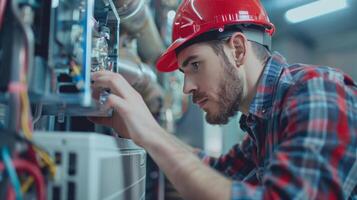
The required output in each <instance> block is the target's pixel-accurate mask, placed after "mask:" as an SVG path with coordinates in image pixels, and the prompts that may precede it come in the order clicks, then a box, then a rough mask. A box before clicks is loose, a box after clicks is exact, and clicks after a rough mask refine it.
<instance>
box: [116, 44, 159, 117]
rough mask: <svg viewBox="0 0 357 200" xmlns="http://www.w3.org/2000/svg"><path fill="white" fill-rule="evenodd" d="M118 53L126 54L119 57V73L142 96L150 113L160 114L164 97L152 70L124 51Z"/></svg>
mask: <svg viewBox="0 0 357 200" xmlns="http://www.w3.org/2000/svg"><path fill="white" fill-rule="evenodd" d="M119 52H120V53H121V54H124V52H125V54H126V56H120V58H121V59H119V63H118V68H119V73H120V74H121V75H122V76H123V77H124V78H125V79H126V80H127V81H128V82H129V84H130V85H132V86H133V87H134V88H135V89H136V90H137V91H138V92H139V93H140V94H141V95H142V97H143V99H144V101H145V103H146V104H147V106H148V107H149V109H150V111H151V112H152V113H158V112H160V108H161V106H162V101H163V98H164V97H163V96H164V95H163V91H162V89H161V86H160V85H159V84H158V82H157V76H156V74H155V73H154V71H153V70H152V68H151V67H150V66H149V65H146V64H144V63H142V62H139V61H138V60H137V59H135V57H134V56H133V55H131V56H130V54H129V55H128V52H126V50H125V49H121V50H120V51H119Z"/></svg>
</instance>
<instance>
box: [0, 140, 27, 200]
mask: <svg viewBox="0 0 357 200" xmlns="http://www.w3.org/2000/svg"><path fill="white" fill-rule="evenodd" d="M1 154H2V159H3V161H4V165H5V168H6V171H7V173H8V175H9V177H10V182H11V184H12V185H13V187H14V189H15V193H16V200H22V199H23V198H22V192H21V186H20V181H19V178H18V176H17V174H16V170H15V168H14V165H13V164H12V162H11V157H10V151H9V149H8V147H6V146H4V147H3V148H2V150H1Z"/></svg>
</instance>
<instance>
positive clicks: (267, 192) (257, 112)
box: [92, 0, 357, 199]
mask: <svg viewBox="0 0 357 200" xmlns="http://www.w3.org/2000/svg"><path fill="white" fill-rule="evenodd" d="M273 33H274V26H273V24H271V23H270V22H269V20H268V17H267V15H266V13H265V11H264V9H263V8H262V6H261V5H260V3H259V1H258V0H249V1H247V0H235V1H232V0H210V1H206V0H195V1H194V0H184V1H183V3H182V4H181V5H180V7H179V9H178V11H177V14H176V17H175V20H174V27H173V44H172V45H171V46H170V47H169V48H168V49H167V51H166V52H165V53H164V54H163V55H162V57H161V58H160V59H159V60H158V63H157V67H158V69H159V70H160V71H173V70H176V69H179V70H181V71H182V72H183V73H184V78H185V81H184V88H183V90H184V93H187V94H192V95H193V101H194V102H195V103H197V104H198V105H199V106H200V107H201V108H202V109H203V110H204V111H205V112H206V120H207V121H208V122H209V123H212V124H224V123H227V121H228V119H229V117H231V116H233V115H235V114H236V113H237V111H241V112H242V113H243V116H242V118H241V119H240V125H241V128H242V129H243V130H244V131H246V132H247V137H246V138H245V139H244V141H243V143H242V144H241V145H236V146H234V147H233V148H232V150H231V151H230V152H229V153H228V154H227V155H223V156H221V157H220V158H218V159H214V158H210V157H208V156H206V155H205V154H204V153H203V152H197V151H195V150H194V149H193V148H191V147H189V146H187V145H185V144H182V143H181V142H180V141H178V140H177V139H175V138H174V136H172V135H170V134H167V133H166V132H165V131H164V130H163V129H162V128H161V127H160V126H159V125H158V124H157V123H156V121H155V120H154V118H153V117H152V116H151V114H150V112H149V110H148V109H147V107H146V106H145V104H144V102H143V100H142V98H141V97H140V95H139V94H138V93H137V92H136V91H135V90H134V89H132V87H130V85H129V84H128V83H127V82H126V81H125V80H124V78H123V77H122V76H120V75H118V74H113V73H110V72H98V73H95V74H94V75H93V80H94V83H93V88H94V90H95V91H98V89H100V88H110V89H111V92H112V94H111V95H110V96H109V98H108V101H107V104H108V106H112V107H113V108H114V109H115V111H116V112H115V113H114V115H113V117H111V118H92V120H93V121H94V122H96V123H100V124H103V125H107V126H111V127H113V128H114V129H115V130H116V131H117V132H118V133H119V134H120V135H121V136H123V137H127V138H131V139H133V140H134V142H135V143H136V144H138V145H140V146H142V147H143V148H145V149H146V150H147V152H148V153H149V154H150V155H151V156H152V158H153V159H154V160H155V162H156V163H157V164H158V166H159V167H160V168H161V169H162V170H163V171H164V172H165V174H166V175H167V177H168V178H169V179H170V180H171V182H172V183H173V184H174V186H175V187H176V189H177V190H178V191H179V192H180V193H181V194H182V196H183V197H184V198H185V199H293V198H294V199H295V198H296V199H347V198H350V199H356V198H357V189H356V188H357V187H356V184H357V161H356V157H357V149H356V148H357V86H356V84H355V83H354V82H353V81H352V79H351V78H349V77H348V76H346V75H344V74H342V73H341V72H340V71H338V70H336V69H332V68H328V67H318V66H310V65H302V64H296V65H292V66H289V65H288V64H287V63H286V61H285V59H284V58H283V57H282V56H281V55H279V54H278V53H270V50H269V49H270V37H271V36H272V35H273ZM197 155H198V156H197ZM199 158H201V159H202V160H203V162H202V160H200V159H199ZM203 163H206V164H207V165H204V164H203ZM208 166H211V167H208Z"/></svg>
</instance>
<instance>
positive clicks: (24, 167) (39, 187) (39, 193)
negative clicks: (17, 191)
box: [0, 159, 46, 200]
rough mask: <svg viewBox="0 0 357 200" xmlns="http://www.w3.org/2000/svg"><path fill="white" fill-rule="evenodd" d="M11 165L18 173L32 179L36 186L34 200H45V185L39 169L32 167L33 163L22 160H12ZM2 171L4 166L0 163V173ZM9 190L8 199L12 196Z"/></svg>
mask: <svg viewBox="0 0 357 200" xmlns="http://www.w3.org/2000/svg"><path fill="white" fill-rule="evenodd" d="M13 165H14V167H15V169H16V171H18V172H19V173H27V174H29V175H30V177H32V178H33V180H34V182H35V186H36V197H37V198H36V199H38V200H45V199H46V185H45V180H44V177H43V176H42V174H41V171H40V169H39V168H38V167H37V166H36V165H34V164H33V163H31V162H29V161H26V160H22V159H14V160H13ZM3 169H4V166H3V165H2V163H1V162H0V171H2V170H3ZM11 192H12V191H11V190H10V191H9V190H8V197H9V196H10V197H11V196H12V194H11Z"/></svg>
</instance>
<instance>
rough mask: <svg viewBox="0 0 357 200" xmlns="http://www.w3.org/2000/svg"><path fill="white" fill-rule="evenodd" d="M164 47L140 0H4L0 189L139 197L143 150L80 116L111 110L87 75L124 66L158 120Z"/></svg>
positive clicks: (4, 194)
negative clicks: (158, 66)
mask: <svg viewBox="0 0 357 200" xmlns="http://www.w3.org/2000/svg"><path fill="white" fill-rule="evenodd" d="M163 49H164V47H163V43H162V41H161V38H160V35H159V32H158V30H157V29H156V26H155V24H154V20H153V17H152V16H151V14H150V10H149V8H148V4H147V2H146V1H145V0H117V1H114V0H1V1H0V75H1V78H0V138H1V139H0V151H1V156H0V199H14V198H15V197H16V199H34V198H35V199H40V200H42V199H62V200H64V199H93V200H94V199H108V200H109V199H118V200H121V199H125V200H127V199H145V194H146V193H145V191H146V190H145V186H146V185H147V184H146V183H145V181H146V171H145V170H146V153H145V151H144V150H143V149H141V148H140V147H138V146H136V145H135V144H134V143H132V142H131V141H130V140H127V139H123V138H119V137H118V136H117V134H116V133H114V132H113V130H111V129H110V128H108V127H102V126H98V125H94V124H92V123H91V122H89V121H88V120H86V116H102V117H108V116H111V115H112V113H113V110H112V109H111V108H106V107H104V106H103V102H102V101H105V98H106V96H107V95H108V93H110V91H109V90H107V89H105V88H103V91H102V93H101V96H100V98H99V100H94V99H93V98H92V97H91V87H90V86H91V79H90V76H91V72H94V71H100V70H108V71H112V72H115V73H120V74H122V75H123V76H124V78H126V79H127V81H128V82H129V83H130V84H131V85H132V86H133V87H134V88H135V89H136V90H137V91H138V92H139V93H141V95H142V96H143V98H144V100H145V102H146V103H147V105H148V107H149V109H150V111H151V112H152V114H153V115H154V116H155V117H156V118H157V119H158V120H159V119H160V117H159V115H160V112H161V108H162V101H163V95H162V91H161V86H160V84H159V81H158V79H157V76H156V73H155V72H154V70H153V69H152V67H151V66H150V65H151V64H152V63H153V62H154V61H155V60H156V58H157V57H158V56H159V55H160V54H161V52H162V51H163ZM139 55H140V56H139ZM142 60H144V61H145V62H146V63H144V62H143V61H142ZM83 131H86V132H83ZM149 185H150V184H149ZM148 199H150V198H148Z"/></svg>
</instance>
